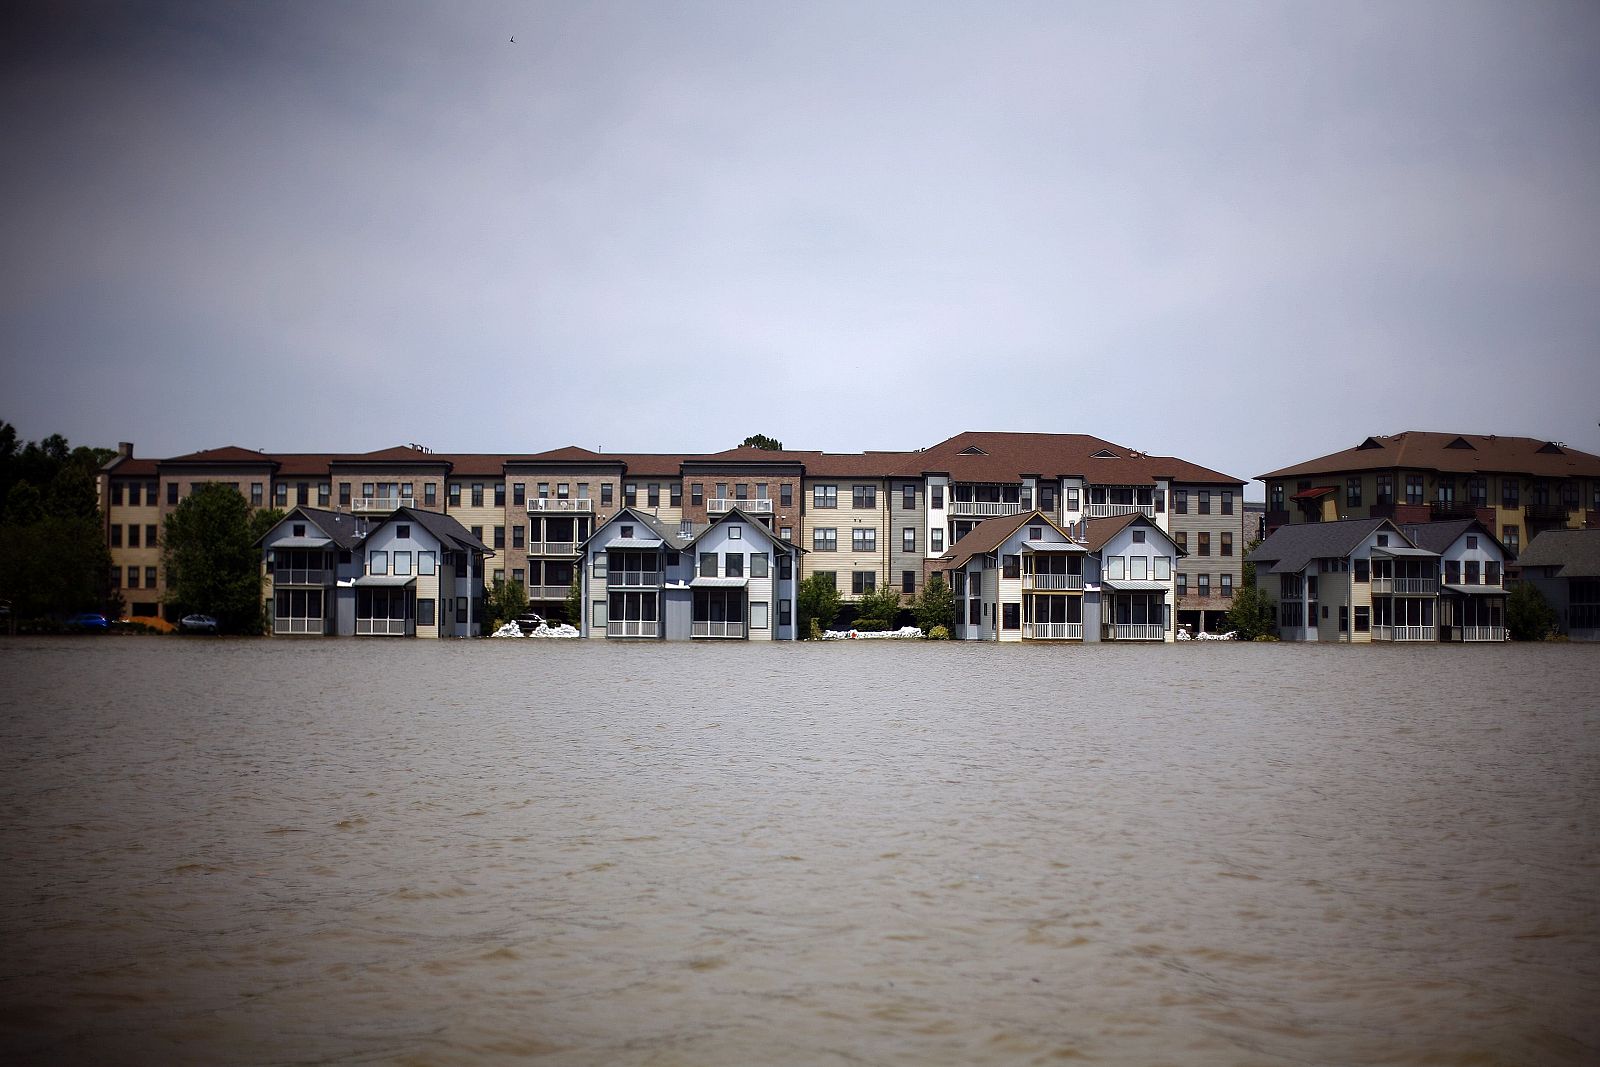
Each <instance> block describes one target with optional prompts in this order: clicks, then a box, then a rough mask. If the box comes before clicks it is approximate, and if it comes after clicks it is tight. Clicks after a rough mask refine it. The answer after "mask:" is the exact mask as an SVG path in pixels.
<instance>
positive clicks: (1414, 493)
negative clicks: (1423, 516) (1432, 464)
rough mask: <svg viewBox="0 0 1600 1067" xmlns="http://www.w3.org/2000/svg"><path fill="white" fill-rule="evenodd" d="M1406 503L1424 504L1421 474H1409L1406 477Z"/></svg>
mask: <svg viewBox="0 0 1600 1067" xmlns="http://www.w3.org/2000/svg"><path fill="white" fill-rule="evenodd" d="M1406 503H1407V504H1420V503H1422V475H1420V474H1408V475H1406Z"/></svg>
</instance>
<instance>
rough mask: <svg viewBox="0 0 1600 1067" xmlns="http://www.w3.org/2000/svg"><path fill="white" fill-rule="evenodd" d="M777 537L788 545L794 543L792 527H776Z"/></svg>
mask: <svg viewBox="0 0 1600 1067" xmlns="http://www.w3.org/2000/svg"><path fill="white" fill-rule="evenodd" d="M778 536H779V537H781V538H783V539H784V540H785V541H788V542H789V543H790V544H793V543H794V527H793V526H780V527H778Z"/></svg>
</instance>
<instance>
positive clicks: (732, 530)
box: [728, 526, 744, 541]
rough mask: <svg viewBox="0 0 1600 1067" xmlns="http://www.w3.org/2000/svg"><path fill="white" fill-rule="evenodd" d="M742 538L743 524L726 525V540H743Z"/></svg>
mask: <svg viewBox="0 0 1600 1067" xmlns="http://www.w3.org/2000/svg"><path fill="white" fill-rule="evenodd" d="M743 539H744V527H743V526H730V527H728V540H730V541H740V540H743Z"/></svg>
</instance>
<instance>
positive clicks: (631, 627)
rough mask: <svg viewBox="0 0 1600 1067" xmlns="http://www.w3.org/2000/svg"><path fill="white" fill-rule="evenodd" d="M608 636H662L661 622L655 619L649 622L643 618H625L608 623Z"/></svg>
mask: <svg viewBox="0 0 1600 1067" xmlns="http://www.w3.org/2000/svg"><path fill="white" fill-rule="evenodd" d="M606 636H607V637H660V636H661V623H659V622H657V621H656V620H655V619H651V620H649V621H648V622H647V621H644V620H642V619H625V620H623V621H621V622H608V623H606Z"/></svg>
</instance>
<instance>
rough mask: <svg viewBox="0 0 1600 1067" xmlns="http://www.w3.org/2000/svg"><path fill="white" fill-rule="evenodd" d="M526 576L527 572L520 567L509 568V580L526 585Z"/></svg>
mask: <svg viewBox="0 0 1600 1067" xmlns="http://www.w3.org/2000/svg"><path fill="white" fill-rule="evenodd" d="M527 576H528V572H527V571H525V570H523V569H522V568H521V567H512V568H511V580H512V581H513V582H516V583H517V584H518V585H521V586H526V585H527V584H528V577H527Z"/></svg>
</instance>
